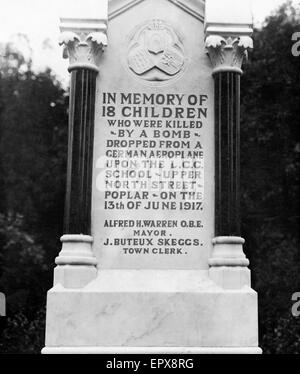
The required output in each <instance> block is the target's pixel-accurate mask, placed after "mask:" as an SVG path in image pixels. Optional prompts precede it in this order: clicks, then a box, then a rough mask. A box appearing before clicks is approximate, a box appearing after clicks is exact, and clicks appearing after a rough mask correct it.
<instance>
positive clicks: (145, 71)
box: [43, 0, 261, 354]
mask: <svg viewBox="0 0 300 374" xmlns="http://www.w3.org/2000/svg"><path fill="white" fill-rule="evenodd" d="M99 1H100V0H99ZM101 2H102V3H103V2H104V1H103V0H101ZM249 9H250V8H249V7H248V6H247V1H239V0H236V1H233V0H222V1H221V0H206V1H205V2H204V1H203V0H185V1H183V0H110V1H108V13H107V17H106V18H103V19H102V18H100V16H99V17H98V15H97V13H96V12H95V11H93V9H91V17H89V18H84V19H82V18H81V19H80V18H73V17H69V18H62V19H61V31H62V34H61V40H60V44H61V45H62V46H63V48H64V57H66V58H69V60H70V66H69V71H70V75H71V77H70V79H71V84H70V85H71V91H70V113H69V154H68V173H67V193H66V205H65V227H64V236H63V237H62V238H61V242H62V250H61V252H60V253H59V255H58V257H57V258H56V261H55V262H56V265H57V266H56V268H55V271H54V286H53V288H52V289H51V290H50V291H49V292H48V298H47V323H46V346H45V348H44V349H43V353H49V354H50V353H114V354H115V353H174V354H177V353H178V354H179V353H260V352H261V350H260V348H258V312H257V294H256V292H255V291H254V290H253V289H251V285H250V270H249V269H248V266H249V261H248V260H247V258H246V256H245V254H244V252H243V244H244V239H242V237H241V232H240V208H239V199H240V197H239V179H240V177H239V174H240V170H239V161H240V77H241V75H242V70H241V67H242V63H243V60H244V59H245V58H247V53H248V51H249V50H251V49H252V47H253V45H252V44H253V43H252V39H251V34H252V31H253V30H252V16H251V12H250V10H249Z"/></svg>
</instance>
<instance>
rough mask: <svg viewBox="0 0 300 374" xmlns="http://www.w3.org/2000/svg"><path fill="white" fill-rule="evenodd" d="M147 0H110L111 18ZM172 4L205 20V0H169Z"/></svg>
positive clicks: (109, 16) (202, 20) (109, 17)
mask: <svg viewBox="0 0 300 374" xmlns="http://www.w3.org/2000/svg"><path fill="white" fill-rule="evenodd" d="M144 1H145V0H110V1H109V15H108V19H109V20H111V19H113V18H115V17H117V16H119V15H121V14H122V13H124V12H126V11H127V10H129V9H130V8H132V7H134V6H136V5H138V4H140V3H142V2H144ZM167 1H169V2H171V3H172V4H174V5H176V6H178V7H179V8H181V9H182V10H184V11H185V12H187V13H189V14H190V15H192V16H193V17H195V18H197V19H198V20H200V21H201V22H204V13H205V1H204V0H167Z"/></svg>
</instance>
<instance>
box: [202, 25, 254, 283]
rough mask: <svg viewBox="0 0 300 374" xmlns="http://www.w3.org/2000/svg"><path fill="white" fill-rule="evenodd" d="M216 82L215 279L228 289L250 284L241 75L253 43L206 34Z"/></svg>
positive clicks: (212, 273) (212, 270) (246, 38)
mask: <svg viewBox="0 0 300 374" xmlns="http://www.w3.org/2000/svg"><path fill="white" fill-rule="evenodd" d="M205 44H206V49H207V53H208V55H209V57H210V60H211V63H212V66H213V72H212V74H213V77H214V83H215V191H216V192H215V238H214V239H213V245H214V250H213V253H212V257H211V259H210V260H209V266H210V276H211V277H212V278H213V280H215V281H216V283H218V284H219V285H220V286H222V287H224V288H228V289H235V288H241V287H243V286H244V285H249V286H250V272H249V269H247V266H248V265H249V261H248V260H247V259H246V256H245V254H244V252H243V244H244V242H245V240H244V239H243V238H241V231H240V77H241V74H242V70H241V66H242V63H243V60H244V58H245V57H247V53H248V50H250V49H252V48H253V41H252V39H251V38H250V37H249V36H247V35H242V36H236V35H230V34H229V35H225V36H220V35H216V34H209V32H208V34H207V38H206V43H205Z"/></svg>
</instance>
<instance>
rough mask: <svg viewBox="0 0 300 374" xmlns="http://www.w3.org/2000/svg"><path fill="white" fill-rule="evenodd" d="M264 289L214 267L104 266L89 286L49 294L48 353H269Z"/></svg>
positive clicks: (63, 289) (60, 286)
mask: <svg viewBox="0 0 300 374" xmlns="http://www.w3.org/2000/svg"><path fill="white" fill-rule="evenodd" d="M257 325H258V322H257V294H256V292H255V291H253V290H252V289H251V288H250V287H248V286H245V287H243V288H242V289H239V290H224V289H223V288H221V287H219V286H217V285H216V284H215V283H214V282H212V280H211V279H209V276H208V271H195V270H101V271H99V275H98V277H97V278H96V279H95V280H94V281H92V282H91V283H89V284H88V285H87V286H86V287H84V288H82V289H66V288H64V287H63V286H62V285H61V284H57V285H56V286H54V287H53V288H52V289H51V290H50V291H49V292H48V300H47V324H46V347H45V348H44V350H43V352H42V353H46V354H47V353H70V354H71V353H95V354H101V353H102V354H104V353H111V354H116V353H119V354H121V353H128V354H130V353H134V354H138V353H153V354H155V353H164V354H168V353H170V354H180V353H182V354H184V353H197V354H198V353H199V354H200V353H224V354H227V353H228V354H230V353H236V354H243V353H261V351H260V349H259V348H258V336H257Z"/></svg>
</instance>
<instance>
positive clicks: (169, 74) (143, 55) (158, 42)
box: [127, 20, 185, 82]
mask: <svg viewBox="0 0 300 374" xmlns="http://www.w3.org/2000/svg"><path fill="white" fill-rule="evenodd" d="M127 62H128V66H129V68H130V69H131V71H132V72H133V73H135V74H136V75H138V76H139V77H141V78H142V79H145V80H148V81H153V82H155V81H167V80H170V79H172V78H173V77H174V76H176V75H177V74H178V73H179V72H180V71H181V70H182V69H183V67H184V64H185V58H184V49H183V45H182V43H181V41H180V39H179V36H178V35H177V33H176V32H175V30H174V29H173V27H172V26H170V25H169V24H167V23H166V22H164V21H162V20H152V21H150V22H147V23H146V24H145V23H144V24H143V25H141V26H139V27H138V28H137V29H135V32H134V33H133V35H132V37H131V39H130V43H129V48H128V59H127Z"/></svg>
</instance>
